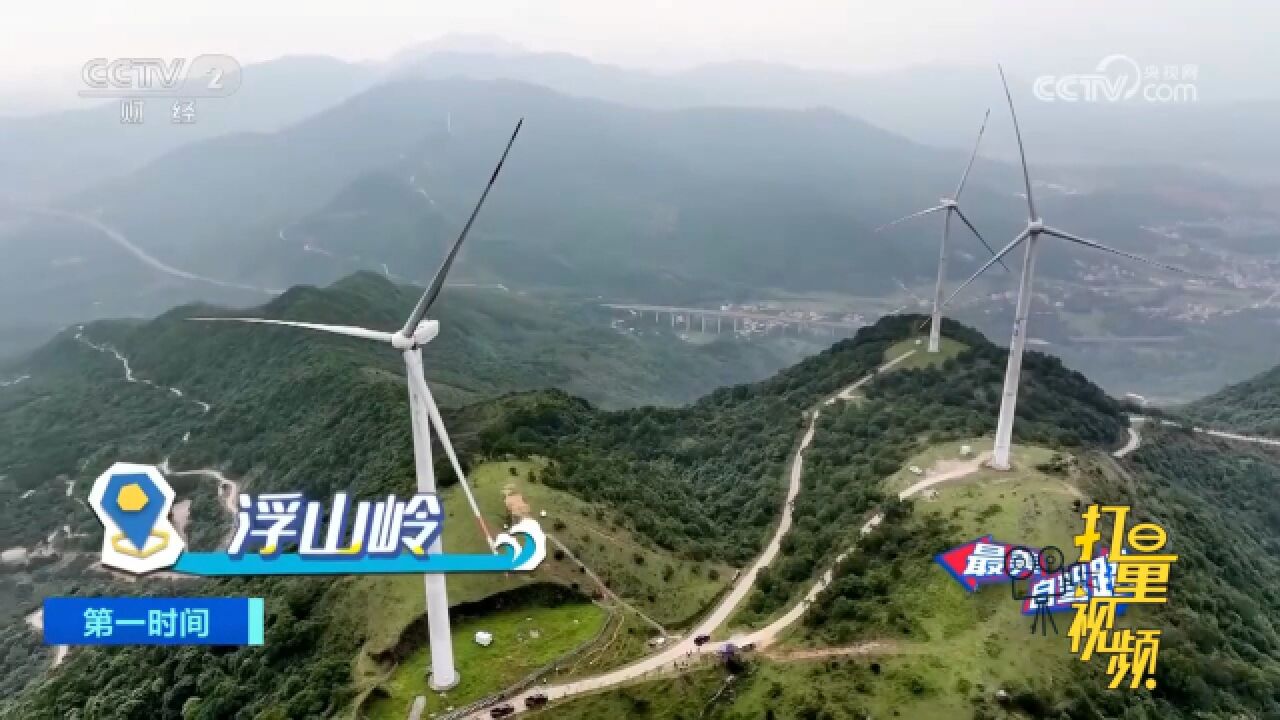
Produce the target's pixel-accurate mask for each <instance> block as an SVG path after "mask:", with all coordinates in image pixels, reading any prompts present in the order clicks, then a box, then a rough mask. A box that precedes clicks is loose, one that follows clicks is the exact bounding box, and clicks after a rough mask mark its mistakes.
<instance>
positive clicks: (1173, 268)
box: [1044, 227, 1209, 279]
mask: <svg viewBox="0 0 1280 720" xmlns="http://www.w3.org/2000/svg"><path fill="white" fill-rule="evenodd" d="M1044 231H1045V233H1046V234H1049V235H1052V236H1054V237H1056V238H1062V239H1063V240H1069V241H1071V242H1073V243H1079V244H1080V245H1084V246H1085V247H1090V248H1093V249H1095V250H1102V251H1103V252H1109V253H1111V254H1112V255H1119V256H1120V257H1124V258H1129V259H1130V260H1137V261H1138V262H1143V263H1146V264H1148V265H1153V266H1155V267H1158V268H1160V269H1162V270H1168V271H1170V272H1176V273H1181V274H1183V275H1192V276H1195V277H1199V278H1205V279H1209V278H1208V276H1207V275H1201V274H1200V273H1195V272H1191V271H1190V270H1186V269H1184V268H1180V267H1178V266H1177V265H1168V264H1165V263H1162V262H1160V261H1158V260H1152V259H1151V258H1146V257H1143V256H1141V255H1135V254H1134V253H1131V252H1125V251H1124V250H1118V249H1116V248H1113V247H1111V246H1109V245H1103V244H1102V243H1100V242H1098V241H1097V240H1090V239H1088V238H1082V237H1080V236H1079V235H1072V234H1071V233H1069V232H1067V231H1065V230H1059V229H1057V228H1052V227H1045V229H1044Z"/></svg>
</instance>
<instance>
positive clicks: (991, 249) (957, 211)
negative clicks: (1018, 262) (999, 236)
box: [955, 207, 1009, 272]
mask: <svg viewBox="0 0 1280 720" xmlns="http://www.w3.org/2000/svg"><path fill="white" fill-rule="evenodd" d="M955 211H956V214H957V215H959V216H960V219H961V220H963V221H964V224H965V225H968V226H969V229H970V230H972V231H973V234H974V235H976V236H977V238H978V239H979V240H981V241H982V244H983V245H984V246H986V248H987V250H989V251H990V252H991V255H992V256H993V257H994V256H995V254H996V251H995V248H993V247H991V245H989V244H988V243H987V239H986V238H984V237H982V233H980V232H978V228H976V227H974V226H973V223H971V222H969V218H967V217H965V216H964V213H963V212H961V211H960V208H958V207H957V208H955ZM1000 267H1003V268H1004V269H1005V271H1006V272H1008V271H1009V266H1008V265H1005V264H1004V261H1003V260H1001V261H1000Z"/></svg>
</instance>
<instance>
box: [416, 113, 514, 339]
mask: <svg viewBox="0 0 1280 720" xmlns="http://www.w3.org/2000/svg"><path fill="white" fill-rule="evenodd" d="M521 125H524V118H520V120H519V121H518V122H517V123H516V129H515V130H513V131H512V132H511V139H510V140H508V141H507V147H506V149H504V150H503V151H502V157H500V158H498V165H497V166H496V167H494V168H493V174H492V175H490V176H489V182H488V184H486V185H485V186H484V192H483V193H481V194H480V200H479V201H478V202H477V203H476V206H475V209H474V210H472V211H471V217H469V218H467V224H466V225H463V226H462V232H461V233H459V234H458V239H457V240H454V241H453V247H451V248H450V249H449V254H448V255H446V256H445V258H444V262H443V263H441V264H440V269H438V270H436V276H435V277H434V278H432V279H431V284H429V285H428V286H427V291H426V292H424V293H423V294H422V297H421V298H419V299H418V304H417V305H416V306H415V307H414V308H413V312H412V313H411V314H410V315H409V320H408V321H407V322H406V323H405V324H404V328H403V329H401V330H400V334H401V335H404V336H405V337H411V336H412V335H413V331H414V330H416V329H417V328H418V323H420V322H422V319H423V318H424V317H426V316H427V311H428V310H430V309H431V305H432V303H434V302H435V301H436V298H437V297H439V296H440V291H441V290H442V289H444V279H445V276H447V275H448V274H449V268H450V267H451V266H452V265H453V261H454V258H456V257H457V256H458V250H459V249H460V248H461V247H462V241H464V240H466V239H467V233H469V232H471V225H472V223H474V222H475V221H476V216H477V215H479V214H480V208H482V207H484V201H485V198H487V197H489V191H490V190H492V189H493V183H494V182H495V181H496V180H497V179H498V173H500V172H502V164H503V163H505V162H506V161H507V153H509V152H511V146H512V145H514V144H515V142H516V136H517V135H519V134H520V126H521Z"/></svg>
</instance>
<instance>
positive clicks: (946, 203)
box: [938, 197, 958, 208]
mask: <svg viewBox="0 0 1280 720" xmlns="http://www.w3.org/2000/svg"><path fill="white" fill-rule="evenodd" d="M938 205H940V206H941V207H944V208H953V207H956V206H957V205H958V203H957V202H956V201H955V198H949V197H944V198H938Z"/></svg>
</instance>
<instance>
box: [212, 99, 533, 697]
mask: <svg viewBox="0 0 1280 720" xmlns="http://www.w3.org/2000/svg"><path fill="white" fill-rule="evenodd" d="M523 124H524V119H523V118H521V119H520V121H519V122H517V123H516V129H515V130H514V131H513V132H512V133H511V139H510V140H508V141H507V146H506V149H504V150H503V151H502V157H501V158H500V159H499V160H498V165H497V167H495V168H494V169H493V174H492V175H490V176H489V182H488V184H487V185H485V188H484V192H483V193H482V194H481V195H480V200H479V202H477V203H476V206H475V209H474V210H472V211H471V217H470V218H468V219H467V224H466V225H464V226H463V228H462V232H461V233H460V234H459V235H458V239H457V240H455V241H454V243H453V247H451V248H450V249H449V253H448V255H446V256H445V259H444V262H443V263H441V265H440V268H439V269H438V270H437V271H436V275H435V277H434V278H433V279H432V280H431V284H430V285H428V286H427V290H426V292H424V293H423V294H422V297H421V298H420V299H419V300H418V304H417V305H416V306H415V307H414V308H413V312H412V313H410V315H409V319H408V320H407V321H405V324H404V327H402V328H401V329H400V330H399V331H398V332H394V333H389V332H383V331H380V330H369V329H367V328H362V327H352V326H349V325H320V324H316V323H306V322H292V321H287V320H268V319H264V318H243V317H237V318H218V317H202V318H192V320H203V321H222V322H240V323H255V324H263V325H286V326H289V327H299V328H305V329H307V330H318V331H320V332H327V333H334V334H337V335H346V336H348V337H355V338H361V339H363V340H374V341H377V342H382V343H387V344H389V345H391V347H394V348H395V349H397V350H399V351H400V352H401V354H402V355H403V356H404V365H405V375H406V376H407V377H408V384H409V416H410V420H411V422H412V426H413V459H414V466H415V471H416V475H417V481H418V492H421V493H434V492H435V491H436V478H435V469H434V466H433V465H432V462H431V428H435V431H436V432H437V433H438V434H439V435H440V444H441V445H442V446H443V447H444V451H445V453H446V454H447V455H448V456H449V462H450V463H451V464H452V465H453V471H454V472H455V473H457V475H458V480H459V483H460V484H461V485H462V490H463V492H464V493H465V494H466V496H467V502H468V503H470V504H471V511H472V513H473V514H474V515H475V517H476V520H477V521H479V523H480V530H481V532H483V533H484V536H485V540H486V541H488V543H489V547H490V549H493V550H495V551H496V548H495V547H494V543H493V537H492V536H491V535H490V534H489V528H488V526H487V525H485V522H484V518H483V517H482V516H481V515H480V507H479V506H478V505H477V504H476V499H475V496H474V495H472V493H471V488H470V486H469V485H468V484H467V478H466V475H464V474H463V472H462V465H461V464H460V463H459V462H458V456H457V454H456V453H455V452H454V449H453V443H452V442H450V440H449V433H448V431H447V430H445V427H444V420H443V419H441V417H440V409H439V408H438V407H437V406H436V401H435V398H434V397H433V396H432V395H431V388H430V387H429V386H428V385H427V380H426V376H425V375H424V374H423V366H422V347H423V346H424V345H426V344H427V343H428V342H430V341H431V340H432V339H433V338H435V337H436V335H437V334H438V333H439V332H440V323H439V322H438V321H436V320H427V319H426V316H427V311H429V310H430V309H431V306H432V304H433V303H435V301H436V298H438V297H439V296H440V291H441V290H442V289H443V288H444V280H445V277H446V276H447V275H448V274H449V268H450V266H452V265H453V261H454V258H456V257H457V255H458V249H459V248H461V247H462V242H463V241H464V240H466V238H467V233H468V232H470V231H471V225H472V223H474V222H475V220H476V216H477V215H479V214H480V208H481V207H482V206H483V205H484V201H485V198H487V197H488V196H489V191H490V190H491V189H493V183H494V181H496V180H497V179H498V173H499V172H501V171H502V164H503V163H504V162H506V160H507V153H509V152H511V146H512V145H513V144H514V143H515V141H516V135H518V134H519V133H520V126H521V125H523ZM441 552H443V543H442V541H441V538H440V536H437V537H436V539H435V541H434V542H433V543H431V545H430V547H428V548H427V553H429V554H439V553H441ZM423 582H424V585H425V588H426V596H427V627H428V631H429V634H430V640H431V679H430V685H431V688H432V689H434V690H437V691H442V690H447V689H449V688H451V687H454V686H455V685H457V684H458V680H459V679H460V678H459V676H458V671H457V670H456V669H455V668H454V664H453V643H452V638H451V637H450V634H449V597H448V594H447V592H446V588H445V578H444V575H440V574H429V575H423Z"/></svg>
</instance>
